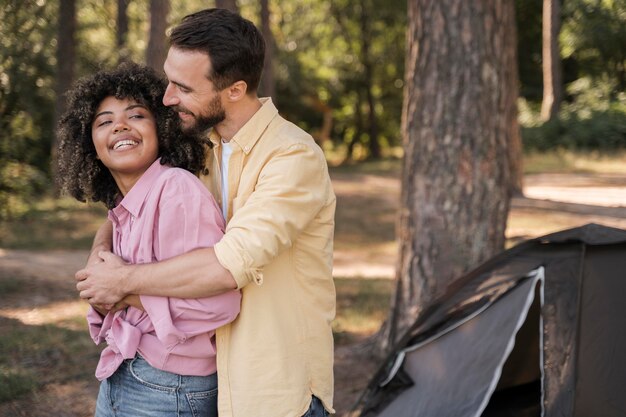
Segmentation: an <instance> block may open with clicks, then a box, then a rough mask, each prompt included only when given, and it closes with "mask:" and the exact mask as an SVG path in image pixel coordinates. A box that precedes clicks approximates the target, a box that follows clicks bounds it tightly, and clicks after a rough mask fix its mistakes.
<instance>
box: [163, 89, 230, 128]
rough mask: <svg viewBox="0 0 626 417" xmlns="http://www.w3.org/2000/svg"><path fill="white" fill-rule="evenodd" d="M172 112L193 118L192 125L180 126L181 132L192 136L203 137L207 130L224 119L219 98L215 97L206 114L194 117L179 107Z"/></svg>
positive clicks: (224, 114)
mask: <svg viewBox="0 0 626 417" xmlns="http://www.w3.org/2000/svg"><path fill="white" fill-rule="evenodd" d="M174 110H176V111H179V112H184V113H187V114H190V115H192V116H193V117H194V123H193V124H192V125H187V126H186V125H185V124H184V123H183V125H182V129H183V131H184V132H185V133H189V134H192V135H199V136H201V135H205V134H206V133H207V132H208V130H209V129H211V128H212V127H214V126H215V125H216V124H218V123H220V122H222V121H224V119H226V112H225V111H224V108H223V107H222V100H221V98H220V97H219V96H216V97H215V98H214V99H213V100H211V101H210V102H209V105H208V109H207V114H201V115H195V114H193V113H191V112H190V111H188V110H187V109H186V108H184V107H179V106H175V107H174Z"/></svg>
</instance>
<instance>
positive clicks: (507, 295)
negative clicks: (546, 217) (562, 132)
mask: <svg viewBox="0 0 626 417" xmlns="http://www.w3.org/2000/svg"><path fill="white" fill-rule="evenodd" d="M351 415H352V416H360V417H391V416H392V417H409V416H419V417H424V416H433V417H445V416H468V417H470V416H471V417H480V416H483V417H492V416H499V417H506V416H516V417H526V416H546V417H557V416H559V417H560V416H563V417H565V416H567V417H589V416H593V417H601V416H626V230H620V229H614V228H609V227H604V226H600V225H597V224H588V225H586V226H583V227H579V228H575V229H569V230H565V231H562V232H558V233H554V234H551V235H547V236H544V237H540V238H537V239H532V240H528V241H525V242H523V243H521V244H519V245H517V246H515V247H513V248H511V249H509V250H507V251H505V252H502V253H501V254H499V255H497V256H496V257H494V258H492V259H490V260H489V261H487V262H486V263H485V264H483V265H481V266H480V267H478V268H477V269H475V270H474V271H472V272H470V273H469V274H467V275H465V276H463V277H461V278H459V279H458V280H456V281H455V283H454V284H453V285H452V286H451V287H450V288H449V290H448V291H447V293H446V294H445V295H444V296H443V297H441V298H440V299H438V300H437V301H436V302H435V303H434V304H433V306H432V307H430V308H429V309H427V310H426V311H424V313H423V314H422V315H421V316H420V318H418V320H417V321H416V322H415V323H414V324H413V325H412V326H411V328H410V329H409V330H408V331H407V333H406V334H405V335H404V337H403V338H402V339H401V340H400V342H399V343H398V344H397V345H396V346H395V347H394V349H393V351H392V353H391V355H390V356H389V357H388V358H387V359H386V360H385V361H383V363H382V365H381V367H380V369H379V370H378V372H377V373H376V374H375V375H374V377H373V378H372V380H371V381H370V383H369V385H368V387H367V388H366V389H365V391H364V392H363V394H362V395H361V398H360V399H359V400H358V402H357V404H356V405H355V408H354V409H353V412H352V413H351Z"/></svg>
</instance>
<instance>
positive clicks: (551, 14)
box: [541, 0, 563, 121]
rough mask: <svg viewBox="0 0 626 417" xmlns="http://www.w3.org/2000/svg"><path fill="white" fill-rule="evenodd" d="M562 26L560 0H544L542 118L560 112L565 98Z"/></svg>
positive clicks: (545, 118) (554, 115) (551, 117)
mask: <svg viewBox="0 0 626 417" xmlns="http://www.w3.org/2000/svg"><path fill="white" fill-rule="evenodd" d="M560 28H561V4H560V0H543V29H542V34H543V36H542V37H543V40H542V43H543V48H542V54H541V56H542V59H543V100H542V102H541V119H542V120H544V121H548V120H551V119H553V118H554V117H556V116H557V115H558V113H559V108H560V106H561V100H562V99H563V83H562V74H561V55H560V50H559V31H560Z"/></svg>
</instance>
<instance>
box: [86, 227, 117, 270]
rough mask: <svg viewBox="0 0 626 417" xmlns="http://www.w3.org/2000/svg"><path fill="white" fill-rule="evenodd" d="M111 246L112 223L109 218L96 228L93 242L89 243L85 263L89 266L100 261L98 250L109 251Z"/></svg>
mask: <svg viewBox="0 0 626 417" xmlns="http://www.w3.org/2000/svg"><path fill="white" fill-rule="evenodd" d="M112 246H113V224H112V223H111V221H110V220H107V221H105V222H104V223H103V224H102V226H100V227H99V228H98V231H97V232H96V236H95V237H94V238H93V244H92V245H91V251H90V252H89V258H87V265H86V266H90V265H93V264H94V263H97V262H100V257H99V256H98V252H100V251H110V250H111V248H112Z"/></svg>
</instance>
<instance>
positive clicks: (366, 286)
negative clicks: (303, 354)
mask: <svg viewBox="0 0 626 417" xmlns="http://www.w3.org/2000/svg"><path fill="white" fill-rule="evenodd" d="M393 284H394V282H393V281H392V280H389V279H363V278H335V286H336V288H337V317H336V319H335V321H334V322H333V332H334V333H335V342H336V343H337V344H340V345H341V344H346V343H352V342H354V341H357V340H361V339H363V338H364V337H367V336H369V335H371V334H373V333H374V332H376V331H377V330H378V329H379V328H380V326H381V324H382V323H383V321H384V320H385V318H386V317H387V313H388V311H389V302H390V300H391V292H392V290H393Z"/></svg>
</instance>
